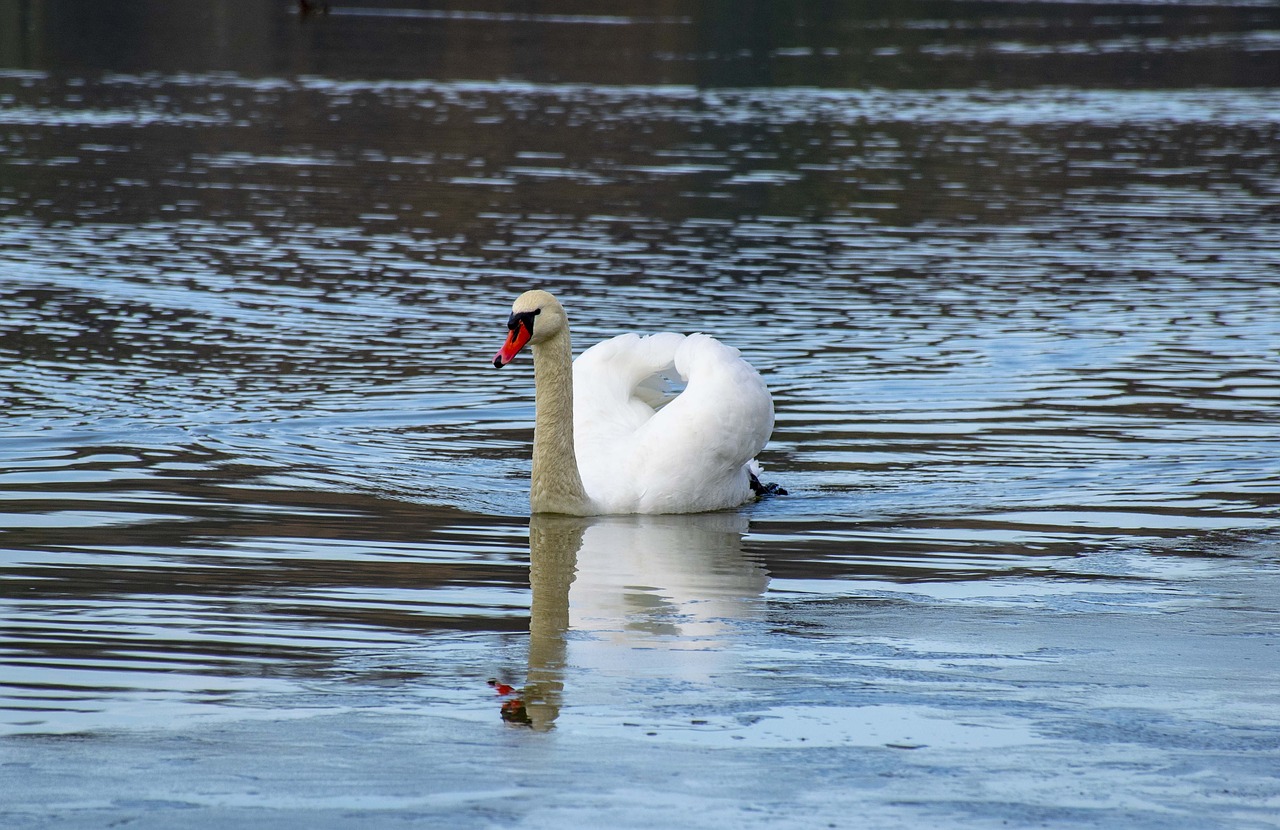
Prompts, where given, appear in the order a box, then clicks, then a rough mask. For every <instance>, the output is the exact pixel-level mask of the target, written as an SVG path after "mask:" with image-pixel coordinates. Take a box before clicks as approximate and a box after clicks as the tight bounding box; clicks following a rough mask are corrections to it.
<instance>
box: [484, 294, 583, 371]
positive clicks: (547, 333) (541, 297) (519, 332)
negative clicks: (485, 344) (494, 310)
mask: <svg viewBox="0 0 1280 830" xmlns="http://www.w3.org/2000/svg"><path fill="white" fill-rule="evenodd" d="M568 326H569V321H568V319H566V318H565V316H564V307H563V306H561V305H560V302H559V301H558V300H557V299H556V298H555V297H552V296H551V295H550V294H548V293H547V292H546V291H539V290H534V291H526V292H524V293H523V294H521V295H520V296H519V297H517V298H516V301H515V302H514V303H512V304H511V316H510V317H509V318H507V342H506V343H504V344H503V345H502V348H501V349H499V350H498V353H497V354H496V355H494V357H493V366H494V368H495V369H501V368H502V367H503V366H506V365H507V364H508V363H510V362H511V361H512V360H513V359H514V358H515V356H516V354H517V353H518V352H519V351H520V350H521V349H523V348H524V347H525V345H526V344H530V343H531V344H533V345H534V346H537V345H538V344H539V343H544V342H546V341H547V340H548V339H550V338H551V337H554V336H555V335H557V334H559V333H560V332H561V331H563V330H564V329H566V328H568Z"/></svg>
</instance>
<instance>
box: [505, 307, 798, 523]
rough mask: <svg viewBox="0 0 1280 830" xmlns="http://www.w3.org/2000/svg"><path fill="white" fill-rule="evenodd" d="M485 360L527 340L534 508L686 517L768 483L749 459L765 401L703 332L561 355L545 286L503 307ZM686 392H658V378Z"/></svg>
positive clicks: (615, 342) (745, 371) (769, 408)
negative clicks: (503, 321) (500, 338)
mask: <svg viewBox="0 0 1280 830" xmlns="http://www.w3.org/2000/svg"><path fill="white" fill-rule="evenodd" d="M507 326H508V328H509V329H510V334H509V335H508V337H507V342H506V345H504V346H503V347H502V350H501V351H499V352H498V354H497V356H496V357H495V358H494V360H493V365H494V366H497V367H499V368H501V367H502V366H504V365H506V364H507V363H510V362H511V360H512V359H513V358H514V357H515V356H516V353H517V352H519V351H520V350H521V349H522V348H524V345H525V344H526V343H531V344H533V374H534V385H535V387H536V389H537V393H536V394H537V402H536V405H537V416H536V421H535V427H534V433H533V477H532V481H531V484H530V488H529V489H530V492H529V498H530V502H531V504H532V507H533V512H535V513H544V512H545V513H568V514H571V515H577V516H585V515H597V514H605V513H695V512H699V511H705V510H719V509H721V508H725V507H736V506H737V505H740V504H742V503H743V502H746V501H748V500H749V499H751V498H752V496H753V493H757V492H761V491H762V490H766V489H768V488H764V487H762V486H761V485H760V482H759V480H758V479H757V478H756V474H757V472H758V469H759V468H758V467H756V466H755V461H754V459H755V456H756V454H757V453H758V452H760V450H761V449H763V448H764V445H765V443H766V442H767V441H768V440H769V434H770V433H771V432H772V431H773V399H772V398H770V397H769V390H768V389H766V388H765V385H764V381H762V380H761V379H760V375H759V374H758V373H757V372H756V370H755V369H753V368H751V366H750V365H749V364H748V363H747V362H746V361H745V360H743V359H742V358H741V357H739V356H738V351H737V349H731V348H729V347H728V346H725V345H723V344H721V343H720V342H718V341H716V340H714V339H713V338H711V337H708V336H706V335H704V334H692V335H689V336H687V337H686V336H685V335H682V334H670V333H664V334H654V335H650V336H648V337H640V336H638V335H635V334H624V335H622V336H621V337H615V338H613V339H612V340H606V341H604V342H603V343H599V344H597V345H595V346H593V347H591V348H590V349H588V350H587V351H585V352H583V353H582V355H581V356H580V357H579V358H578V359H577V360H576V361H574V360H572V350H571V348H570V344H569V323H568V320H567V319H566V317H565V313H564V308H563V307H561V305H560V303H559V302H557V301H556V299H555V297H552V296H551V295H550V294H548V293H547V292H545V291H526V292H525V293H524V294H521V295H520V297H519V298H517V299H516V301H515V304H514V305H513V306H512V312H511V318H510V320H509V321H508V323H507ZM669 377H678V378H679V379H680V380H682V381H684V382H685V383H686V384H687V385H686V387H685V390H684V391H683V392H681V393H680V394H679V395H677V396H675V397H674V398H672V399H670V400H667V399H666V397H665V395H664V392H663V390H662V388H661V387H662V384H663V382H664V380H665V378H669Z"/></svg>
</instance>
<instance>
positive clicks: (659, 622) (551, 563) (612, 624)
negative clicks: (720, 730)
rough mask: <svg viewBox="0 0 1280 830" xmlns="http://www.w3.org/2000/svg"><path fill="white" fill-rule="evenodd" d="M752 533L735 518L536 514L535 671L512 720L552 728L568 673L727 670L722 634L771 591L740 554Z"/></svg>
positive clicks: (689, 675)
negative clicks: (586, 517)
mask: <svg viewBox="0 0 1280 830" xmlns="http://www.w3.org/2000/svg"><path fill="white" fill-rule="evenodd" d="M746 531H747V520H746V517H745V516H740V515H738V514H734V513H707V514H700V515H691V516H628V517H612V518H599V519H578V518H571V517H568V516H548V515H535V516H533V517H532V519H531V520H530V522H529V559H530V583H531V584H532V588H533V607H532V609H531V613H530V621H529V672H528V681H527V683H526V685H525V687H524V689H523V690H522V694H521V701H520V702H521V704H522V709H521V711H520V716H519V717H518V718H512V719H518V720H521V721H522V722H526V723H529V724H531V725H532V726H533V727H534V728H536V729H546V728H550V726H551V725H552V724H553V723H554V721H555V719H556V718H557V717H558V715H559V712H560V707H561V703H562V697H563V692H564V686H565V673H566V672H575V673H576V672H581V671H588V672H591V673H592V674H595V675H611V676H618V675H624V674H630V675H634V674H635V673H638V672H639V673H643V674H645V675H646V676H648V677H651V678H653V679H656V680H659V681H661V682H676V681H690V680H697V681H705V680H708V679H709V678H711V677H713V676H714V675H716V674H717V673H719V672H720V671H722V670H723V669H724V666H723V663H724V660H725V659H727V658H726V649H725V647H724V646H725V643H724V635H725V634H726V633H728V631H729V630H730V629H731V627H732V624H733V621H734V620H741V619H746V618H750V617H752V616H754V615H755V614H756V613H757V612H758V611H759V609H760V607H761V606H760V602H759V597H760V595H761V594H762V593H764V590H765V589H766V588H767V587H768V584H769V579H768V576H767V575H766V573H765V571H764V569H763V568H762V567H760V566H759V565H758V564H756V563H755V562H753V561H751V560H750V559H748V558H746V557H745V556H744V555H743V553H742V536H743V534H745V533H746ZM571 632H572V633H571Z"/></svg>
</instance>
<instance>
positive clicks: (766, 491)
mask: <svg viewBox="0 0 1280 830" xmlns="http://www.w3.org/2000/svg"><path fill="white" fill-rule="evenodd" d="M747 475H749V476H751V489H752V490H753V491H755V494H756V498H760V497H761V496H785V495H786V494H787V491H786V490H785V489H783V488H782V487H780V486H779V485H778V484H777V482H770V483H768V484H761V483H760V479H758V478H756V474H755V473H752V472H748V473H747Z"/></svg>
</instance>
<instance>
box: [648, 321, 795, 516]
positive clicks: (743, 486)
mask: <svg viewBox="0 0 1280 830" xmlns="http://www.w3.org/2000/svg"><path fill="white" fill-rule="evenodd" d="M675 368H676V370H677V372H678V373H679V374H680V375H681V376H682V377H684V378H685V379H686V381H687V386H686V388H685V390H684V392H683V393H681V394H680V396H679V397H677V398H676V399H675V400H674V401H672V402H671V403H670V404H668V405H667V406H666V407H665V408H663V409H662V410H660V411H658V412H657V413H656V414H655V415H654V416H653V417H651V418H650V419H649V420H648V421H647V422H646V423H645V424H644V425H643V426H642V427H641V428H640V429H638V430H637V432H636V435H635V439H634V440H635V448H634V452H635V458H636V476H637V479H638V480H640V481H644V480H645V479H648V480H650V481H652V482H653V485H654V486H653V489H654V491H655V492H657V489H658V486H657V485H658V484H659V483H660V482H662V483H665V484H664V486H663V488H662V489H664V490H668V491H669V492H670V493H671V498H672V499H673V500H679V499H683V500H684V501H685V502H686V503H688V504H699V505H704V504H716V505H718V506H729V505H731V504H734V503H741V502H742V501H745V500H746V499H747V498H749V495H750V492H751V490H750V485H749V483H748V478H747V474H746V472H745V467H746V465H747V463H748V462H749V461H751V459H753V458H754V457H755V456H756V454H757V453H759V452H760V450H762V449H764V446H765V444H766V443H768V441H769V436H770V434H771V433H772V432H773V399H772V398H771V397H770V395H769V390H768V388H767V387H766V386H765V384H764V381H763V380H762V379H761V377H760V375H759V373H758V372H756V370H755V369H753V368H752V367H751V365H750V364H748V363H747V362H746V361H744V360H742V358H741V357H739V353H738V350H737V349H733V348H730V347H729V346H725V345H724V344H722V343H720V342H718V341H716V340H715V339H713V338H711V337H708V336H706V335H700V334H695V335H690V336H689V337H687V338H686V339H685V342H684V343H682V344H681V346H680V348H679V349H678V351H677V354H676V356H675ZM673 480H675V481H679V482H680V486H679V487H676V488H670V482H671V481H673ZM663 498H666V496H664V497H663ZM701 509H709V508H708V507H706V506H703V507H701Z"/></svg>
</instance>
